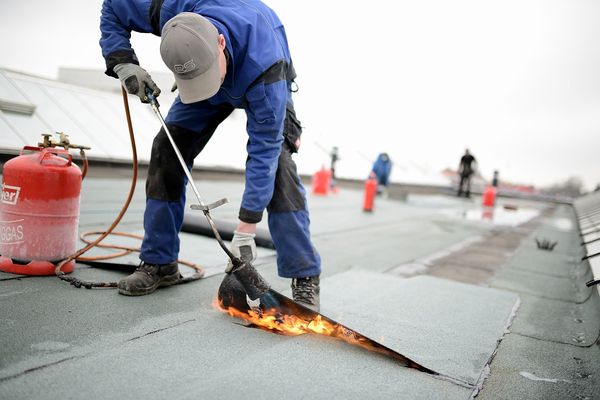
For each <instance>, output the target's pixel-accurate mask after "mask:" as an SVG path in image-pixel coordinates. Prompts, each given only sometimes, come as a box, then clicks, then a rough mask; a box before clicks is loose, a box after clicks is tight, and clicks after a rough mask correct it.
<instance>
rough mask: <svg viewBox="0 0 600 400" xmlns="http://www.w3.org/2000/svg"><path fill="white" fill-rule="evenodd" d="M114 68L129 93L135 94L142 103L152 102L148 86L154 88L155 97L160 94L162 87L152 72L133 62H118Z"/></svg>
mask: <svg viewBox="0 0 600 400" xmlns="http://www.w3.org/2000/svg"><path fill="white" fill-rule="evenodd" d="M113 70H114V71H115V73H116V74H117V76H118V77H119V79H120V80H121V83H122V84H123V86H125V89H127V93H129V94H135V95H136V96H138V97H139V98H140V100H141V101H142V103H149V102H150V99H148V96H146V87H148V88H150V90H152V94H153V95H154V97H156V96H158V95H159V94H160V89H159V88H158V86H156V83H154V81H153V80H152V77H150V74H149V73H148V72H147V71H146V70H145V69H144V68H142V67H140V66H139V65H137V64H131V63H124V64H117V65H115V67H114V68H113Z"/></svg>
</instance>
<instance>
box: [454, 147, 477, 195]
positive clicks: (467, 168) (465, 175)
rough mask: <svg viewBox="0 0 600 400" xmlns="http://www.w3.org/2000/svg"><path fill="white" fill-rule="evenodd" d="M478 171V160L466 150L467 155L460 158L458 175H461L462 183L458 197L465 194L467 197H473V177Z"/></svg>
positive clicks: (459, 186) (459, 185)
mask: <svg viewBox="0 0 600 400" xmlns="http://www.w3.org/2000/svg"><path fill="white" fill-rule="evenodd" d="M476 169H477V160H476V159H475V157H474V156H473V155H472V154H471V153H470V152H469V149H465V154H463V156H462V157H461V158H460V164H459V165H458V174H459V175H460V183H459V184H458V197H460V196H462V194H463V193H464V194H465V197H471V176H472V175H473V174H474V173H475V170H476Z"/></svg>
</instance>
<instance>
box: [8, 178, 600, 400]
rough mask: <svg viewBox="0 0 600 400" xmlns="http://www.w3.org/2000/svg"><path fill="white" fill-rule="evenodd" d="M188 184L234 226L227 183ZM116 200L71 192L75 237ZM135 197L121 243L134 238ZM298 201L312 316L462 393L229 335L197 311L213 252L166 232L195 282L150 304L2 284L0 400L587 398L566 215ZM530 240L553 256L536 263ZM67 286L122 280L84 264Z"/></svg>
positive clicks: (591, 379)
mask: <svg viewBox="0 0 600 400" xmlns="http://www.w3.org/2000/svg"><path fill="white" fill-rule="evenodd" d="M196 183H197V185H198V187H199V190H200V192H201V193H202V195H203V197H204V199H205V201H214V200H216V199H219V198H222V197H228V198H229V200H230V203H229V204H227V205H225V206H222V207H220V208H218V209H216V210H214V212H213V215H214V217H215V218H216V219H218V220H230V221H235V220H236V217H237V212H238V206H239V202H240V199H241V195H242V191H243V184H242V183H240V182H218V181H203V180H197V181H196ZM128 187H129V182H128V181H127V180H123V179H115V178H97V177H91V178H88V179H86V180H85V181H84V185H83V192H82V204H81V217H80V232H83V231H89V230H102V229H106V228H107V226H108V225H109V224H110V222H112V219H113V218H114V217H115V216H116V214H117V213H118V210H119V209H120V206H121V203H122V202H123V200H124V199H125V196H126V194H127V190H128ZM143 187H144V186H143V182H142V181H140V183H139V186H138V189H137V191H136V194H135V196H134V200H133V202H132V205H131V206H130V208H129V211H128V212H127V214H126V216H125V218H124V220H123V221H122V223H121V224H120V225H119V227H118V228H117V229H118V230H119V231H125V232H137V233H140V232H141V231H142V215H143V209H144V194H143ZM188 199H192V195H191V192H189V193H188ZM308 201H309V209H310V211H311V230H312V233H313V240H314V243H315V246H316V247H317V249H318V250H319V252H320V254H321V256H322V260H323V274H322V277H321V282H322V290H321V308H322V310H321V311H322V313H323V314H324V315H327V316H328V317H331V318H333V319H335V320H337V321H339V322H341V323H344V324H346V325H347V326H348V327H350V328H352V329H355V330H357V331H358V332H361V333H363V334H365V335H367V336H368V337H370V338H372V339H374V340H377V341H380V342H381V343H383V344H384V345H386V346H388V347H390V348H392V349H394V350H396V351H398V352H400V353H402V354H403V355H405V356H407V357H410V358H412V359H414V360H415V361H417V362H419V363H421V364H423V365H425V366H426V367H429V368H431V369H433V370H435V371H437V372H440V373H443V374H445V375H448V376H451V377H452V378H455V379H456V380H457V381H458V382H459V383H462V384H457V382H451V381H448V380H444V379H439V378H438V377H434V376H431V375H428V374H426V373H423V372H419V371H417V370H414V369H410V368H405V367H403V366H401V365H399V364H398V363H397V362H396V361H394V360H392V359H389V358H386V357H384V356H382V355H380V354H376V353H373V352H369V351H367V350H365V349H362V348H359V347H356V346H351V345H349V344H347V343H344V342H342V341H339V340H336V339H334V338H330V337H326V336H320V335H316V334H306V335H302V336H281V335H276V334H273V333H269V332H265V331H262V330H258V329H249V328H246V327H244V326H243V325H242V324H241V321H240V320H236V319H234V318H231V317H229V316H227V315H225V314H223V313H221V312H219V311H218V310H216V309H215V308H214V306H213V301H214V299H215V297H216V292H217V289H218V287H219V284H220V282H221V280H222V278H223V276H224V275H223V269H224V267H225V263H226V259H225V256H224V254H223V253H222V251H221V249H220V248H219V247H218V245H217V243H216V242H215V241H214V240H213V239H211V238H208V237H204V236H199V235H194V234H190V233H182V235H181V237H182V251H181V258H184V259H187V260H190V261H194V262H197V263H198V264H201V265H203V266H204V267H205V268H206V271H207V277H206V278H204V279H202V280H200V281H198V282H193V283H190V284H187V285H178V286H174V287H170V288H164V289H159V290H157V291H156V292H155V293H154V294H152V295H149V296H142V297H133V298H132V297H126V296H121V295H119V294H118V293H117V292H116V290H113V289H95V290H85V289H75V288H73V287H71V286H69V285H67V284H66V283H64V282H62V281H60V280H58V279H57V278H56V277H25V276H17V275H13V274H7V273H0V302H1V304H0V319H1V320H2V324H1V325H0V397H1V398H10V399H49V398H52V399H54V398H80V397H86V398H123V399H129V398H131V399H137V398H145V399H153V398H166V397H168V398H211V399H212V398H215V399H219V398H223V399H232V398H241V397H244V398H260V399H275V398H289V399H296V398H298V399H300V398H303V399H304V398H308V397H310V398H342V397H344V398H382V399H398V398H406V399H432V398H444V399H468V398H471V397H472V396H474V395H475V394H477V396H478V398H484V399H509V398H510V399H515V398H528V399H532V398H539V399H554V398H556V399H564V398H581V399H585V398H588V399H593V398H598V393H600V378H599V376H600V375H599V374H600V363H598V360H600V348H599V346H598V341H597V340H598V334H599V332H600V322H599V321H600V300H599V299H598V291H597V290H595V289H590V288H587V287H586V286H585V281H587V280H589V278H590V276H591V269H590V266H589V263H588V262H587V261H586V262H580V259H581V257H582V251H583V250H582V248H581V247H580V246H579V242H580V240H579V239H580V238H579V234H578V231H577V223H576V222H577V220H576V216H575V214H574V213H573V210H572V209H571V207H569V206H563V205H561V206H556V205H551V204H546V203H540V202H528V201H526V200H510V199H502V198H500V199H498V201H497V205H496V208H495V210H494V212H493V213H491V214H490V213H489V212H488V211H489V210H484V209H482V208H481V207H480V204H481V199H480V198H478V197H474V198H473V199H471V200H466V199H458V198H455V197H451V196H442V195H439V196H423V195H421V196H419V195H409V196H408V198H407V199H406V200H405V201H397V200H391V199H385V198H377V199H376V204H375V209H374V212H373V213H364V212H363V211H362V192H360V191H356V190H351V189H345V188H342V189H341V191H340V192H339V193H338V194H336V195H329V196H325V197H319V196H313V195H309V198H308ZM596 204H600V201H598V202H597V203H596ZM504 206H508V207H504ZM514 207H516V208H517V209H516V210H509V209H512V208H514ZM261 227H262V228H266V226H265V224H264V223H261ZM536 237H537V238H548V239H551V240H557V241H558V244H557V246H556V248H555V249H554V250H553V251H552V252H549V251H545V250H540V249H538V248H537V246H536V245H535V240H534V239H535V238H536ZM109 241H112V242H117V243H121V242H123V239H121V238H111V239H110V240H109ZM107 252H109V251H108V250H104V249H94V251H93V252H92V254H96V255H98V254H102V253H107ZM258 252H259V259H258V261H257V262H256V263H255V265H256V266H257V268H258V270H259V271H260V273H261V274H262V275H263V276H264V277H265V278H266V279H267V280H268V281H269V282H270V283H271V285H272V286H273V288H274V289H275V290H277V291H280V292H282V293H284V294H286V295H290V289H289V284H290V282H289V280H287V279H283V278H279V277H278V276H277V274H276V264H275V252H274V251H273V250H269V249H264V248H259V249H258ZM114 261H118V262H126V263H132V264H135V263H137V256H136V255H134V254H131V255H128V256H126V257H124V258H122V259H117V260H114ZM74 274H75V276H77V277H79V278H81V279H88V280H103V281H104V280H106V281H113V280H117V279H119V278H120V277H123V276H124V274H122V273H119V272H115V271H108V270H104V269H99V268H91V267H88V266H85V265H83V264H81V265H78V267H77V269H76V271H75V272H74Z"/></svg>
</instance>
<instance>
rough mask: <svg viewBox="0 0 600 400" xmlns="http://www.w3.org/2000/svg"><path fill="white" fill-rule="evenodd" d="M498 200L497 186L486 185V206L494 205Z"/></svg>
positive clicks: (484, 196) (484, 195)
mask: <svg viewBox="0 0 600 400" xmlns="http://www.w3.org/2000/svg"><path fill="white" fill-rule="evenodd" d="M495 202H496V188H495V187H493V186H486V188H485V190H484V191H483V197H482V203H483V205H484V207H494V203H495Z"/></svg>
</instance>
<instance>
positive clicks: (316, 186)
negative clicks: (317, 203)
mask: <svg viewBox="0 0 600 400" xmlns="http://www.w3.org/2000/svg"><path fill="white" fill-rule="evenodd" d="M330 184H331V171H330V170H328V169H325V167H321V170H320V171H317V172H316V173H315V174H314V175H313V180H312V192H313V194H319V195H323V196H326V195H327V192H328V191H329V186H330Z"/></svg>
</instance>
